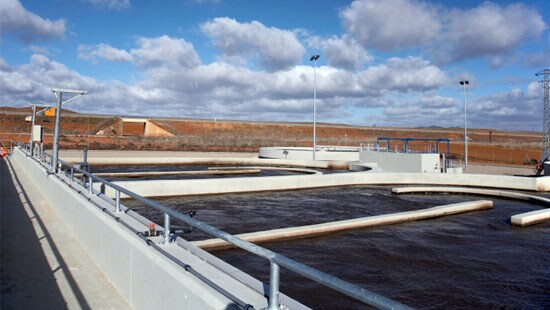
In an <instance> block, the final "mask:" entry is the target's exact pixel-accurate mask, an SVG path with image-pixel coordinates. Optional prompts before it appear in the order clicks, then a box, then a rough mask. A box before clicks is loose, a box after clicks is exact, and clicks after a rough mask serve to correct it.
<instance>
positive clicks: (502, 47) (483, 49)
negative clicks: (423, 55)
mask: <svg viewBox="0 0 550 310" xmlns="http://www.w3.org/2000/svg"><path fill="white" fill-rule="evenodd" d="M340 17H341V19H342V23H343V25H344V28H345V29H346V31H347V32H348V34H349V35H350V36H352V37H353V38H355V39H356V40H357V41H358V42H359V43H360V44H362V45H363V46H364V47H367V48H374V49H378V50H384V51H389V50H402V49H409V48H420V49H422V50H424V49H426V50H428V51H430V54H431V55H432V56H433V59H434V60H435V61H436V62H439V63H450V62H456V61H461V60H464V59H469V58H475V57H487V59H488V60H489V63H490V65H491V66H492V67H499V66H502V65H503V64H506V63H509V62H511V61H514V60H515V59H514V58H513V57H512V56H511V55H512V54H513V53H514V52H515V51H516V49H517V48H518V47H519V46H520V45H521V44H523V43H525V42H528V41H530V40H532V39H534V38H538V37H539V36H540V35H541V34H542V33H543V32H544V30H545V29H546V23H545V22H544V20H543V18H542V16H541V15H540V14H539V13H538V12H537V11H536V10H535V9H533V8H531V7H528V6H527V5H525V4H521V3H516V4H508V5H501V4H498V3H492V2H483V3H481V4H479V5H478V6H476V7H474V8H471V9H458V8H454V9H446V8H444V7H442V6H433V5H430V4H428V3H426V2H422V1H418V0H356V1H354V2H353V3H352V4H351V5H350V6H349V7H347V8H345V9H344V10H342V11H341V13H340ZM544 56H546V55H544V54H538V55H534V56H533V58H532V59H531V60H530V62H532V63H541V62H543V57H544Z"/></svg>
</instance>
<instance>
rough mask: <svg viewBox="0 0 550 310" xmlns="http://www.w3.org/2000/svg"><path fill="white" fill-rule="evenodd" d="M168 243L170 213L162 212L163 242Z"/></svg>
mask: <svg viewBox="0 0 550 310" xmlns="http://www.w3.org/2000/svg"><path fill="white" fill-rule="evenodd" d="M169 243H170V215H168V213H164V244H169Z"/></svg>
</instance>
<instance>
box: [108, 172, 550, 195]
mask: <svg viewBox="0 0 550 310" xmlns="http://www.w3.org/2000/svg"><path fill="white" fill-rule="evenodd" d="M115 183H116V184H118V185H120V186H122V187H125V188H127V189H129V190H131V191H133V192H135V193H138V194H139V195H142V196H145V197H155V196H157V197H161V196H182V195H204V194H217V193H242V192H257V191H272V190H296V189H305V188H317V187H331V186H346V185H395V184H410V185H420V184H430V185H452V186H471V187H488V188H507V189H516V190H526V191H550V177H542V178H528V177H516V176H502V175H483V174H446V173H369V172H350V173H335V174H325V175H300V176H272V177H248V178H231V179H218V178H215V179H202V180H150V181H119V182H115ZM106 194H107V195H108V196H110V197H114V192H112V191H109V190H108V191H107V192H106Z"/></svg>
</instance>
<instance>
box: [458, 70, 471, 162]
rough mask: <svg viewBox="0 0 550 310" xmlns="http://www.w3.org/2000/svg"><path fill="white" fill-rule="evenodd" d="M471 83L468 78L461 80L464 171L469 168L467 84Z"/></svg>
mask: <svg viewBox="0 0 550 310" xmlns="http://www.w3.org/2000/svg"><path fill="white" fill-rule="evenodd" d="M468 84H470V82H468V81H467V80H462V81H460V85H462V90H463V92H464V171H467V170H468V117H467V106H466V85H468Z"/></svg>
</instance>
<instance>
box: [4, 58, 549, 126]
mask: <svg viewBox="0 0 550 310" xmlns="http://www.w3.org/2000/svg"><path fill="white" fill-rule="evenodd" d="M132 57H135V56H133V55H132ZM139 68H142V69H143V70H144V74H143V75H141V76H142V79H141V80H137V81H131V82H128V83H123V82H119V81H113V82H109V83H107V82H104V81H99V80H96V79H93V78H89V77H86V76H83V75H81V74H79V73H77V72H75V71H73V70H71V69H70V68H68V67H67V66H65V65H63V64H61V63H58V62H56V61H53V60H51V59H49V58H47V57H45V56H43V55H33V56H32V57H31V58H30V61H29V63H27V64H24V65H19V66H10V65H9V64H7V63H6V62H5V61H3V60H2V59H0V93H2V94H3V97H2V99H3V102H7V103H8V104H9V105H13V104H15V105H21V106H22V105H26V104H28V102H37V101H38V102H53V100H54V97H53V96H52V94H51V92H50V88H51V87H63V88H75V89H86V90H88V91H89V94H88V95H87V96H85V97H83V98H82V99H79V100H77V101H75V102H73V103H71V106H70V108H72V109H74V110H76V111H80V112H94V113H120V114H133V115H144V114H145V115H149V116H180V117H198V118H213V117H218V118H222V117H223V118H233V119H248V120H250V119H253V120H270V121H276V120H285V121H310V116H311V113H310V112H311V96H312V89H313V68H312V67H311V66H302V65H299V66H294V67H292V68H289V69H286V70H279V71H274V72H269V71H261V70H260V71H255V70H251V69H249V68H246V67H241V66H235V65H232V64H228V63H224V62H214V63H210V64H197V65H194V66H192V67H188V68H186V69H185V70H174V69H173V67H172V65H171V64H170V63H164V64H159V65H157V66H155V67H139ZM317 69H318V71H317V78H318V79H317V82H318V84H317V87H318V88H317V90H318V92H317V95H318V108H319V115H320V116H321V115H322V117H323V119H325V120H328V119H330V120H331V121H335V122H346V121H345V117H346V116H345V113H348V112H349V111H350V110H349V109H350V108H352V107H353V108H355V109H363V108H372V107H378V108H380V107H381V108H383V114H382V115H381V116H374V117H372V118H369V120H368V122H369V123H373V122H374V123H377V124H378V125H391V126H413V127H415V126H418V120H422V123H423V124H426V126H429V125H438V126H445V127H448V126H461V124H462V123H461V122H462V115H463V110H462V101H461V100H460V99H456V98H450V97H446V96H442V95H440V94H438V93H437V91H438V89H439V88H440V87H442V86H444V85H447V84H448V79H449V77H447V75H446V73H445V72H443V71H441V70H440V69H439V68H437V67H436V66H434V65H433V64H432V63H430V62H429V61H427V60H424V59H421V58H417V57H407V58H391V59H388V60H387V61H386V62H384V63H382V64H378V65H375V66H370V67H369V68H367V69H365V70H363V71H360V72H352V71H349V70H346V69H341V68H336V67H332V66H325V65H323V66H320V67H318V68H317ZM456 87H457V90H456V91H457V94H458V95H457V97H458V98H461V92H460V89H459V88H458V86H456ZM541 96H542V91H541V88H540V86H539V85H538V84H537V83H536V82H533V83H531V84H530V85H529V86H528V87H527V88H526V89H519V88H515V89H511V90H510V91H508V92H505V93H500V94H496V95H492V96H486V97H482V98H481V99H477V100H476V99H474V98H475V97H472V101H471V103H470V104H469V108H468V110H469V112H471V113H469V122H470V124H471V126H472V127H484V126H486V124H492V125H491V126H494V127H495V128H506V127H507V126H514V128H526V129H531V128H532V127H533V126H534V125H533V124H538V123H540V122H539V121H540V115H541V113H542V100H541ZM152 106H154V107H155V108H154V109H151V107H152ZM251 111H253V114H252V112H251ZM346 111H348V112H346Z"/></svg>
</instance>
